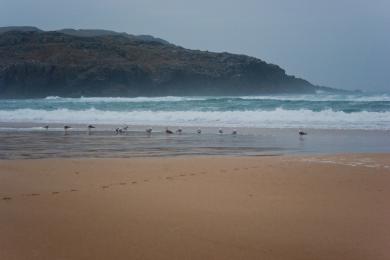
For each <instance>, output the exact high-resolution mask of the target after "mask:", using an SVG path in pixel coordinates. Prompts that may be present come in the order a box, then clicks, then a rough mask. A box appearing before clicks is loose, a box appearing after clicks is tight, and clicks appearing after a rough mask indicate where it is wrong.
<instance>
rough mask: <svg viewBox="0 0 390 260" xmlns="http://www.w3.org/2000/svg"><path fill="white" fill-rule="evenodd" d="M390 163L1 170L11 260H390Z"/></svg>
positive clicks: (73, 164)
mask: <svg viewBox="0 0 390 260" xmlns="http://www.w3.org/2000/svg"><path fill="white" fill-rule="evenodd" d="M389 197H390V155H389V154H360V155H351V154H349V155H331V156H274V157H207V158H206V157H179V158H144V159H142V158H139V159H39V160H3V161H0V259H7V260H12V259H50V260H52V259H169V260H172V259H224V260H225V259H267V260H273V259H297V260H298V259H299V260H305V259H310V260H312V259H319V260H321V259H332V260H335V259H336V260H337V259H343V260H346V259H353V260H359V259H362V260H363V259H364V260H366V259H370V260H379V259H383V260H385V259H390V204H389V202H388V199H389Z"/></svg>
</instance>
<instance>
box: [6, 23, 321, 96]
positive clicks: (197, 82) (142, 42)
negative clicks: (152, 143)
mask: <svg viewBox="0 0 390 260" xmlns="http://www.w3.org/2000/svg"><path fill="white" fill-rule="evenodd" d="M64 32H65V33H64ZM101 32H103V33H101ZM88 33H89V34H87V35H80V31H75V30H65V31H62V32H42V31H8V32H4V33H1V34H0V98H26V97H32V98H35V97H46V96H63V97H79V96H165V95H252V94H265V93H310V92H314V91H316V90H317V89H318V87H315V86H313V85H311V84H310V83H309V82H307V81H305V80H302V79H298V78H295V77H293V76H288V75H286V74H285V71H284V70H282V69H281V68H279V67H278V66H276V65H272V64H268V63H265V62H264V61H261V60H259V59H256V58H252V57H248V56H244V55H234V54H229V53H212V52H204V51H196V50H188V49H184V48H181V47H178V46H175V45H172V44H169V43H168V42H166V41H164V40H161V39H158V38H153V37H151V36H132V35H128V34H122V33H116V34H104V31H99V34H98V36H95V35H94V34H92V36H91V32H90V31H89V32H88ZM76 34H77V35H76Z"/></svg>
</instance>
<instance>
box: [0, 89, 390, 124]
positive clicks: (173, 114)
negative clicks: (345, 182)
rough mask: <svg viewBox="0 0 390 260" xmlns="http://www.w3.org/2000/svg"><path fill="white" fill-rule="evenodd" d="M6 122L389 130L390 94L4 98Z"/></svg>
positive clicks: (0, 116)
mask: <svg viewBox="0 0 390 260" xmlns="http://www.w3.org/2000/svg"><path fill="white" fill-rule="evenodd" d="M0 122H1V123H10V124H12V123H31V124H51V123H57V124H102V125H105V124H107V125H133V126H137V125H138V126H141V125H142V126H145V125H152V126H164V127H165V126H183V127H247V128H311V129H366V130H368V129H373V130H389V129H390V95H388V94H381V95H373V94H348V95H339V94H337V95H336V94H326V93H319V94H315V95H278V96H272V95H270V96H240V97H153V98H147V97H138V98H100V97H99V98H89V97H81V98H61V97H47V98H44V99H22V100H1V102H0ZM3 126H4V124H3ZM6 127H8V126H6ZM0 130H1V129H0Z"/></svg>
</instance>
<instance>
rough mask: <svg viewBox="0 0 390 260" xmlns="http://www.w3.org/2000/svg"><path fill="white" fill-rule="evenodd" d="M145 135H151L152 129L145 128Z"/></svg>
mask: <svg viewBox="0 0 390 260" xmlns="http://www.w3.org/2000/svg"><path fill="white" fill-rule="evenodd" d="M145 131H146V133H148V134H151V133H152V131H153V129H152V128H146V130H145Z"/></svg>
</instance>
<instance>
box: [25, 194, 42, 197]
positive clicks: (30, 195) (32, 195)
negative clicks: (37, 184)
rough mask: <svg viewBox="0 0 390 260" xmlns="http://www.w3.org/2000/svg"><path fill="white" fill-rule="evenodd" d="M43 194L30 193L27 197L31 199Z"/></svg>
mask: <svg viewBox="0 0 390 260" xmlns="http://www.w3.org/2000/svg"><path fill="white" fill-rule="evenodd" d="M39 195H41V194H39V193H30V194H26V196H29V197H34V196H39Z"/></svg>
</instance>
